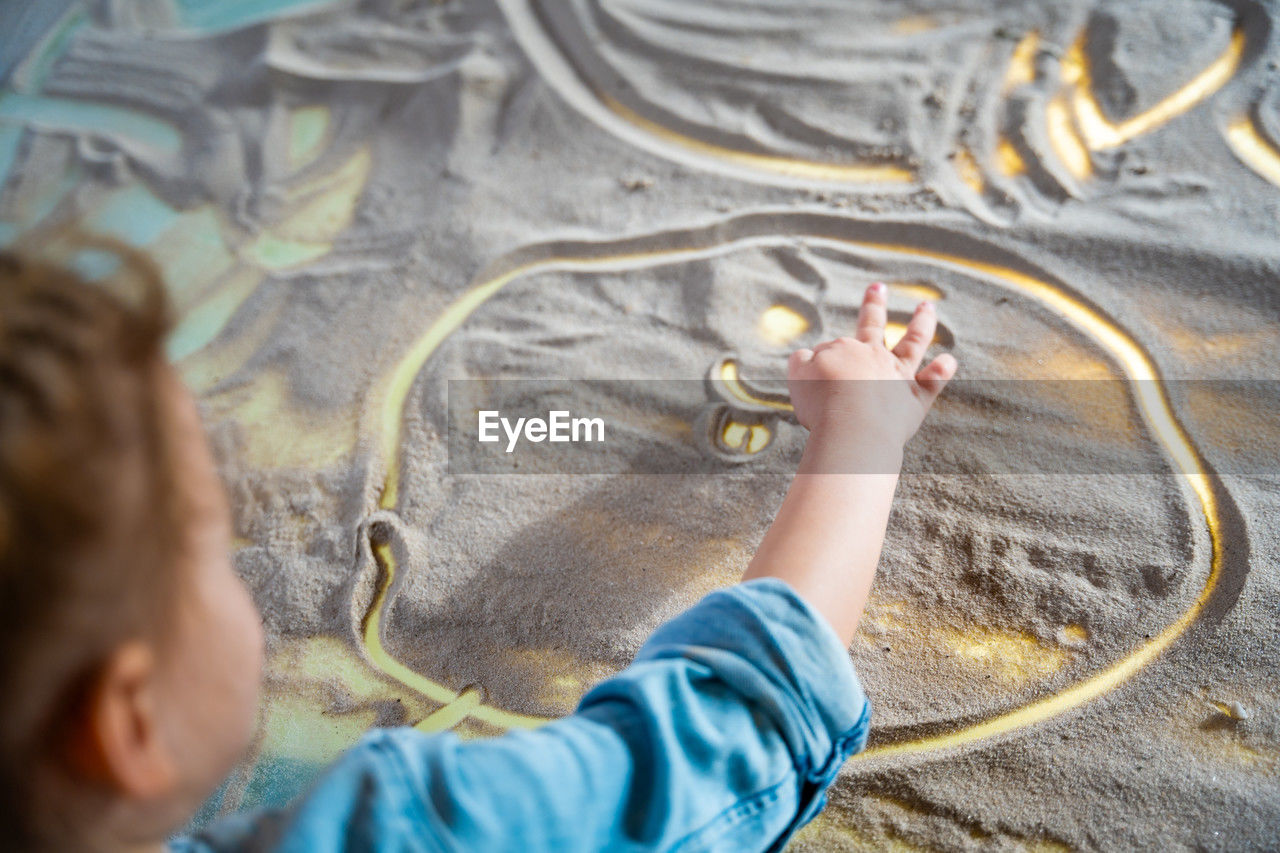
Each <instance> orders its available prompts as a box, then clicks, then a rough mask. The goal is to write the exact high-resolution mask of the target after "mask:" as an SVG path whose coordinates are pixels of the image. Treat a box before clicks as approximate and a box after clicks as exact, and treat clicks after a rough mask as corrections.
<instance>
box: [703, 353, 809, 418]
mask: <svg viewBox="0 0 1280 853" xmlns="http://www.w3.org/2000/svg"><path fill="white" fill-rule="evenodd" d="M720 381H721V382H723V383H724V386H725V388H727V389H728V390H729V393H730V394H732V395H733V396H735V397H737V398H738V399H739V400H741V401H742V402H744V403H754V404H756V405H757V406H768V407H769V408H770V409H777V410H778V411H780V412H790V411H794V408H793V407H792V405H791V404H790V403H784V402H782V401H781V400H769V399H766V398H764V397H757V396H756V395H754V394H752V393H751V392H750V391H748V390H747V389H746V388H744V387H743V385H742V383H741V382H740V381H739V378H738V363H737V362H736V361H734V360H733V359H726V360H725V362H724V364H722V365H720Z"/></svg>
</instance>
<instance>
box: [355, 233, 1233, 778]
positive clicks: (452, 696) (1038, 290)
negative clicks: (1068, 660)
mask: <svg viewBox="0 0 1280 853" xmlns="http://www.w3.org/2000/svg"><path fill="white" fill-rule="evenodd" d="M801 221H805V220H801ZM732 224H733V220H729V221H728V222H727V223H720V224H718V225H717V226H716V227H715V229H714V231H713V232H711V233H714V235H715V240H714V243H713V244H711V245H707V244H700V243H699V242H698V239H699V237H701V236H702V235H693V234H691V235H689V244H688V245H686V246H678V247H671V246H664V247H662V248H658V249H650V250H646V249H635V248H630V247H629V249H628V250H627V251H621V252H620V251H618V250H617V248H616V247H615V246H613V245H611V244H607V243H601V244H584V245H583V246H581V247H580V249H579V250H578V253H577V254H572V255H564V254H559V255H549V256H545V257H543V258H541V259H538V260H533V261H524V262H522V263H518V264H515V265H513V266H511V267H510V268H508V269H507V270H506V271H505V272H500V273H494V274H492V275H490V276H488V277H484V278H481V279H480V280H478V281H476V282H475V283H474V284H473V285H472V286H471V287H470V288H469V289H468V290H466V291H464V292H463V293H462V294H461V295H460V296H459V297H457V299H455V300H454V302H453V303H451V304H450V305H449V306H448V307H446V308H445V310H444V311H443V312H442V313H441V314H440V315H438V316H437V317H436V318H435V319H434V320H433V321H432V322H431V323H429V324H428V325H427V327H426V328H425V329H424V330H423V332H422V334H421V335H420V336H419V338H418V339H417V340H416V341H415V342H414V343H413V344H412V345H411V346H410V347H409V349H408V350H407V351H406V353H405V355H404V356H403V358H402V359H401V361H400V363H399V364H398V365H397V366H396V368H395V369H394V370H393V371H392V372H391V374H390V375H389V376H388V378H387V379H386V380H384V382H383V384H382V385H381V386H380V387H379V389H378V391H377V392H376V395H375V400H377V401H378V402H377V404H376V405H375V406H374V408H373V410H372V411H373V412H374V414H375V416H380V420H378V421H377V422H375V424H372V425H370V427H369V428H370V429H375V430H377V431H378V432H379V433H380V434H381V442H380V446H381V447H382V449H383V451H384V456H383V460H384V464H385V466H386V467H385V469H384V471H385V481H384V483H383V490H382V496H381V499H380V500H379V506H380V507H381V508H384V509H391V510H394V509H395V508H396V506H397V503H398V501H399V480H400V467H401V452H400V450H401V448H400V442H401V429H402V425H403V423H404V417H405V406H406V401H407V399H408V395H409V391H410V389H411V388H412V386H413V382H414V379H415V378H416V377H417V375H418V373H419V372H420V371H421V369H422V367H423V365H424V364H426V362H427V360H428V359H429V358H430V357H431V355H432V353H434V352H435V350H436V349H437V348H438V347H439V346H440V344H441V343H443V342H444V340H445V339H446V338H447V337H448V336H449V335H450V334H452V333H453V332H454V331H455V330H456V329H457V328H458V327H459V326H461V325H462V324H463V323H464V322H465V321H466V320H467V318H468V317H469V316H470V315H471V314H472V313H473V312H474V311H476V309H478V308H479V307H480V306H481V305H483V304H484V303H485V302H486V301H487V300H488V299H490V298H491V297H493V296H494V295H495V294H496V293H497V292H498V291H500V290H501V289H502V288H503V287H505V286H506V285H507V284H509V283H510V282H512V281H514V280H516V279H517V278H522V277H526V276H530V275H533V274H537V273H542V272H551V271H561V270H575V271H584V270H602V271H603V270H609V271H616V270H618V269H631V268H641V267H645V266H651V265H656V264H661V263H670V262H672V261H673V260H679V259H686V260H692V259H695V258H702V257H708V256H710V255H713V254H720V253H723V252H724V251H726V250H728V249H729V248H730V247H732V246H733V245H734V244H736V243H739V242H743V243H754V242H758V241H759V237H758V235H752V234H750V233H749V232H747V235H746V236H740V237H734V236H733V228H732V227H731V226H732ZM782 230H785V229H782ZM779 236H780V238H781V234H780V235H779ZM797 238H803V239H805V240H806V242H808V243H811V244H813V245H818V246H830V247H833V248H837V249H842V250H846V251H847V250H848V249H850V248H851V247H852V248H856V249H861V250H864V251H872V252H878V253H881V254H885V255H890V256H901V257H907V258H911V259H914V260H924V261H927V262H932V263H935V264H937V265H938V266H940V267H943V268H949V269H957V270H960V271H962V272H964V273H967V274H970V275H978V276H982V277H983V278H984V279H986V280H988V281H990V282H992V283H994V284H996V285H999V286H1001V287H1003V288H1006V289H1008V290H1010V291H1012V292H1015V293H1017V294H1019V295H1021V296H1023V297H1024V298H1027V299H1030V300H1033V301H1034V302H1036V303H1038V304H1040V305H1042V306H1044V307H1045V308H1048V309H1050V310H1052V311H1054V312H1055V313H1056V314H1058V315H1059V316H1060V317H1062V318H1063V319H1064V320H1065V321H1067V322H1068V323H1070V324H1071V325H1073V326H1075V327H1076V328H1078V329H1079V330H1081V331H1082V332H1083V333H1084V334H1086V335H1087V336H1088V337H1089V338H1090V339H1091V340H1092V341H1093V342H1094V343H1095V344H1096V345H1098V346H1099V347H1101V348H1102V349H1103V350H1104V351H1105V352H1106V353H1107V355H1108V356H1109V357H1110V358H1111V359H1113V360H1114V361H1115V363H1116V365H1117V366H1118V367H1119V368H1120V369H1121V370H1122V371H1123V372H1124V374H1125V376H1126V377H1127V378H1128V379H1130V380H1148V381H1145V382H1135V383H1134V386H1135V387H1134V389H1133V390H1134V402H1135V403H1136V405H1137V408H1138V411H1139V413H1140V414H1141V416H1142V418H1143V420H1144V422H1145V423H1146V424H1147V426H1148V428H1149V429H1150V431H1151V434H1152V437H1153V439H1154V440H1155V441H1156V442H1157V443H1158V444H1159V445H1160V446H1161V447H1162V449H1163V450H1164V452H1165V453H1166V454H1167V455H1168V457H1169V459H1170V462H1171V463H1172V464H1173V466H1174V469H1175V470H1176V471H1181V472H1183V475H1184V477H1185V479H1184V480H1183V482H1184V484H1185V486H1186V487H1187V489H1188V494H1189V495H1193V496H1194V497H1195V499H1196V503H1197V504H1198V506H1199V508H1200V510H1201V511H1202V512H1203V516H1204V520H1205V524H1206V526H1207V528H1208V532H1209V537H1210V541H1211V544H1212V552H1211V557H1210V566H1209V575H1208V577H1207V579H1206V580H1205V585H1204V587H1203V588H1202V589H1201V590H1200V592H1199V594H1198V595H1197V597H1196V600H1195V602H1194V603H1192V604H1191V605H1190V606H1189V607H1188V608H1187V609H1186V610H1185V611H1183V613H1182V614H1181V615H1180V616H1179V617H1178V618H1177V619H1176V620H1174V621H1173V622H1172V623H1170V624H1169V625H1167V626H1166V627H1165V628H1164V629H1163V630H1162V631H1160V632H1159V633H1158V634H1155V635H1153V636H1152V637H1151V638H1150V639H1148V640H1146V641H1145V642H1144V643H1142V644H1141V645H1139V646H1137V647H1135V648H1134V649H1133V650H1132V651H1130V652H1129V654H1128V655H1127V656H1125V657H1123V658H1120V659H1119V660H1116V661H1114V662H1113V663H1111V664H1110V665H1108V666H1107V667H1106V668H1105V669H1103V670H1102V671H1100V672H1097V673H1094V674H1091V675H1089V676H1087V677H1085V678H1084V679H1082V680H1080V681H1077V682H1075V683H1073V684H1071V685H1069V686H1067V687H1065V688H1063V689H1062V690H1060V691H1058V692H1057V693H1053V694H1050V695H1048V696H1045V697H1043V698H1041V699H1037V700H1035V701H1033V702H1031V703H1029V704H1027V705H1024V706H1022V707H1019V708H1015V709H1013V710H1011V711H1007V712H1004V713H1001V714H997V715H996V716H993V717H990V718H988V719H986V720H982V721H980V722H977V723H972V724H969V725H965V726H962V727H959V728H957V729H955V730H952V731H949V732H942V733H938V734H931V735H925V736H921V737H918V738H914V739H908V740H903V741H899V742H895V743H887V744H878V745H875V746H871V747H869V748H868V749H866V750H865V751H864V752H862V753H860V754H859V755H858V756H856V757H855V758H853V759H851V760H853V761H870V760H876V759H880V758H883V757H886V756H890V755H899V754H923V753H929V752H933V751H936V750H940V749H950V748H954V747H957V746H961V745H964V744H967V743H973V742H975V741H979V740H982V739H985V738H988V737H992V736H995V735H999V734H1003V733H1007V732H1010V731H1014V730H1016V729H1019V728H1022V727H1024V726H1028V725H1031V724H1034V723H1038V722H1041V721H1044V720H1046V719H1049V718H1052V717H1054V716H1056V715H1058V714H1060V713H1062V712H1064V711H1067V710H1069V709H1071V708H1075V707H1077V706H1079V705H1081V704H1083V703H1084V702H1087V701H1089V700H1091V699H1094V698H1096V697H1098V696H1100V695H1102V694H1105V693H1106V692H1108V691H1110V690H1112V689H1114V688H1115V687H1117V686H1118V685H1119V684H1121V683H1123V682H1124V681H1125V680H1127V679H1128V678H1130V677H1132V676H1133V675H1134V674H1135V673H1137V672H1138V670H1140V669H1141V668H1142V667H1143V666H1145V665H1146V664H1147V663H1149V662H1150V661H1152V660H1153V659H1155V657H1156V656H1157V655H1159V654H1160V653H1161V652H1162V651H1163V650H1164V649H1165V648H1167V647H1168V646H1169V644H1170V643H1172V642H1173V641H1174V640H1175V639H1176V638H1177V637H1179V636H1180V635H1181V634H1182V633H1183V632H1184V631H1185V630H1186V629H1187V628H1188V627H1189V626H1190V625H1191V624H1192V623H1193V622H1194V621H1195V620H1196V619H1197V618H1198V616H1199V615H1200V611H1201V610H1202V609H1203V608H1204V606H1205V604H1206V602H1207V601H1208V599H1209V596H1210V595H1211V594H1212V593H1213V591H1214V589H1215V588H1216V586H1217V584H1218V582H1219V580H1220V579H1221V577H1222V571H1223V554H1224V550H1223V541H1222V539H1223V531H1222V524H1221V521H1220V518H1219V513H1218V507H1217V499H1216V495H1215V493H1214V491H1213V487H1212V486H1211V485H1210V481H1209V478H1208V475H1207V474H1206V473H1205V471H1204V469H1203V468H1202V467H1201V464H1200V460H1199V456H1198V454H1197V452H1196V450H1195V449H1194V447H1193V446H1192V444H1191V443H1190V440H1189V439H1188V437H1187V436H1186V434H1185V432H1184V431H1183V429H1182V426H1181V425H1180V424H1179V422H1178V420H1177V417H1176V415H1175V414H1174V412H1173V409H1172V408H1171V407H1170V403H1169V400H1168V398H1167V396H1166V392H1165V389H1164V387H1163V385H1162V384H1161V383H1160V382H1159V379H1160V375H1159V373H1158V371H1157V369H1156V367H1155V364H1154V363H1153V362H1152V361H1151V359H1150V358H1149V356H1148V355H1147V354H1146V352H1145V351H1144V350H1143V349H1142V348H1141V347H1140V346H1139V345H1138V344H1137V343H1136V342H1135V341H1134V340H1133V339H1132V338H1131V337H1129V335H1128V334H1127V333H1126V332H1125V331H1124V330H1123V329H1121V328H1120V327H1119V326H1117V325H1116V323H1115V322H1114V321H1113V320H1112V319H1111V318H1109V317H1107V316H1105V315H1103V314H1101V313H1099V312H1098V310H1097V309H1096V308H1094V307H1093V306H1092V305H1090V304H1089V303H1087V302H1083V301H1080V300H1079V299H1078V298H1077V297H1076V296H1075V295H1073V294H1072V293H1071V292H1070V291H1068V290H1065V289H1063V288H1061V287H1059V286H1057V285H1056V284H1054V283H1052V282H1050V281H1045V280H1042V279H1038V278H1035V277H1033V276H1031V275H1028V274H1026V273H1024V272H1020V271H1018V270H1015V269H1012V268H1010V267H1005V266H1002V265H1000V264H995V263H992V262H989V261H984V260H980V259H978V258H975V257H965V256H960V255H954V254H950V253H947V252H943V251H938V250H935V249H929V248H925V247H923V246H918V245H909V244H900V243H888V242H877V241H869V240H856V239H852V238H849V237H835V236H831V235H828V234H822V233H819V234H808V233H805V232H800V233H793V232H787V233H786V235H785V239H786V240H788V241H794V240H796V239H797ZM720 379H721V380H722V381H723V382H724V384H725V386H726V388H727V389H729V391H730V393H739V392H741V393H744V394H745V393H746V392H745V389H743V388H742V387H741V383H739V382H738V374H737V365H736V363H734V362H732V361H729V360H726V362H725V364H724V365H723V366H722V370H721V376H720ZM735 389H736V390H735ZM746 399H747V401H749V402H751V403H753V404H757V405H759V404H763V405H765V406H768V407H771V408H777V409H779V410H783V411H785V410H787V409H790V405H789V404H785V403H782V402H780V401H768V400H761V399H755V398H752V397H751V396H750V395H748V396H747V398H746ZM372 547H373V553H374V556H375V558H376V560H377V563H378V566H379V568H380V578H379V579H378V582H377V590H376V593H375V596H374V599H373V602H372V604H371V606H370V609H369V611H368V613H367V615H366V617H365V622H364V631H363V639H364V644H365V648H366V651H367V653H368V655H369V657H370V659H371V660H372V661H373V663H374V664H375V666H377V667H378V668H379V669H381V670H382V671H383V673H385V674H386V675H387V676H389V677H391V678H393V679H395V680H397V681H399V682H401V683H402V684H404V685H405V686H406V687H408V688H410V689H412V690H415V691H417V692H419V693H420V694H422V695H423V696H426V697H427V698H429V699H431V700H432V701H435V702H439V703H441V704H446V705H447V704H450V703H453V702H458V701H462V697H461V696H460V695H459V694H458V693H456V692H455V691H453V690H451V689H450V688H448V687H445V686H444V685H442V684H439V683H438V682H435V681H433V680H431V679H430V678H427V677H426V676H424V675H421V674H419V673H417V672H414V671H413V670H412V669H410V668H409V667H407V666H405V665H404V664H403V663H401V662H400V661H398V660H397V659H396V658H395V657H394V656H393V655H391V654H390V653H389V652H388V651H387V650H386V648H385V646H384V645H383V642H382V618H383V613H384V611H385V608H386V606H387V604H388V602H389V599H390V591H391V589H392V588H393V587H394V579H395V573H396V564H395V555H394V554H393V553H392V550H391V548H390V547H389V546H388V545H386V544H382V543H376V542H375V543H372ZM979 640H980V641H981V642H985V643H986V645H982V644H981V643H979V645H977V646H975V647H973V648H976V649H977V652H976V653H983V650H985V654H987V655H988V657H989V658H990V659H1000V660H1005V659H1009V658H1016V657H1017V653H1015V652H1013V651H1011V649H1019V648H1022V649H1023V651H1022V654H1023V657H1024V658H1025V659H1026V660H1028V661H1030V663H1028V666H1031V667H1033V668H1036V667H1039V668H1042V669H1048V668H1050V667H1051V666H1052V665H1053V654H1052V653H1051V652H1046V653H1045V654H1044V655H1039V656H1032V655H1031V653H1030V652H1029V651H1026V648H1025V644H1024V645H1023V646H1021V647H1020V646H1019V644H1018V641H1017V640H1013V641H1009V642H1004V641H1001V640H993V639H991V637H989V636H988V637H981V638H979ZM969 642H971V643H972V642H974V641H973V639H972V638H970V641H969ZM1058 652H1060V653H1062V654H1066V651H1065V650H1058ZM975 659H976V658H975ZM469 701H470V700H469V699H468V702H469ZM468 721H480V722H482V723H486V724H489V725H493V726H498V727H501V728H510V727H521V728H523V727H529V726H536V725H539V724H541V723H543V722H546V721H547V720H545V719H543V718H540V717H535V716H530V715H524V714H516V713H512V712H510V711H505V710H503V709H501V708H497V707H494V706H492V705H488V704H485V703H483V702H482V703H480V704H479V705H478V706H476V707H475V708H474V710H472V711H471V712H470V716H469V717H468Z"/></svg>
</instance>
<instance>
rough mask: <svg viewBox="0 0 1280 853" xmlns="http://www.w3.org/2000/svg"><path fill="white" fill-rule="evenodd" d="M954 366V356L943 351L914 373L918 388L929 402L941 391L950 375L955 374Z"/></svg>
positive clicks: (955, 365)
mask: <svg viewBox="0 0 1280 853" xmlns="http://www.w3.org/2000/svg"><path fill="white" fill-rule="evenodd" d="M956 367H957V362H956V357H955V356H954V355H952V354H951V353H949V352H944V353H943V354H942V355H940V356H938V357H937V358H935V359H934V360H933V361H931V362H929V363H928V364H927V365H925V366H924V368H923V369H922V370H921V371H920V372H919V373H917V374H916V384H917V385H919V386H920V390H921V391H922V392H923V395H924V397H925V399H926V400H927V401H928V402H929V403H930V404H932V403H933V401H934V399H935V398H936V397H937V396H938V395H939V394H940V393H942V389H943V388H944V387H946V384H947V382H949V381H950V380H951V377H953V376H955V375H956Z"/></svg>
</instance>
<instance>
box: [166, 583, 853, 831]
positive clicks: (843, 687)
mask: <svg viewBox="0 0 1280 853" xmlns="http://www.w3.org/2000/svg"><path fill="white" fill-rule="evenodd" d="M870 717H871V706H870V703H869V702H868V701H867V698H866V695H865V694H864V693H863V690H862V687H861V686H860V684H859V683H858V679H857V676H856V675H855V673H854V669H853V665H852V662H851V661H850V659H849V654H848V651H847V649H846V648H845V646H844V644H843V643H841V642H840V640H839V638H838V637H837V636H836V634H835V631H833V630H832V628H831V626H830V625H829V624H828V623H827V622H826V620H825V619H824V618H823V617H822V616H821V615H820V614H819V613H818V612H817V611H815V610H814V609H813V608H812V607H811V606H809V605H808V604H807V603H806V602H805V601H804V600H803V599H801V598H800V597H799V596H798V595H797V594H796V593H795V592H794V591H793V590H792V589H791V587H790V586H788V585H787V584H786V583H784V582H782V581H780V580H776V579H772V578H761V579H757V580H752V581H747V582H745V583H741V584H738V585H736V586H733V587H730V588H728V589H723V590H718V591H716V592H713V593H711V594H710V595H707V596H706V597H705V598H703V599H702V600H701V601H700V602H698V603H697V604H695V605H694V606H693V607H691V608H689V609H688V610H686V611H685V612H684V613H682V614H680V615H679V616H676V617H675V618H674V619H672V620H671V621H669V622H667V623H666V624H664V625H662V626H661V627H660V628H659V629H658V630H657V631H656V632H654V634H653V636H652V637H650V638H649V640H648V641H647V642H646V643H645V644H644V646H643V647H642V648H641V649H640V652H639V654H637V656H636V659H635V661H634V662H633V663H632V664H631V665H630V666H628V667H627V668H626V669H624V670H623V671H622V672H620V673H618V674H617V675H615V676H613V677H612V678H609V679H607V680H605V681H603V682H601V683H599V684H597V685H596V686H595V687H593V688H592V689H591V690H590V691H589V692H588V693H587V695H586V696H584V697H583V699H582V701H581V703H580V704H579V705H578V708H577V710H576V711H575V712H574V713H573V714H572V715H570V716H568V717H564V718H562V719H559V720H556V721H554V722H551V723H548V724H547V725H545V726H542V727H541V728H538V729H535V730H532V731H513V732H510V733H508V734H505V735H502V736H501V737H496V738H489V739H481V740H470V741H463V740H460V739H459V738H458V737H457V736H456V735H454V734H452V733H444V734H438V735H426V734H422V733H420V732H417V731H414V730H413V729H383V730H377V731H374V732H372V733H370V734H369V735H367V736H366V737H364V738H363V739H362V740H361V741H360V742H359V743H358V744H357V745H356V746H354V747H353V748H352V749H351V750H349V751H348V752H347V753H345V754H344V756H343V757H342V758H340V759H339V760H338V761H337V762H335V763H334V765H333V766H332V767H331V768H330V769H329V770H327V771H326V772H325V774H324V775H323V776H322V777H321V778H320V780H319V781H318V782H317V783H316V785H315V786H314V787H313V788H312V789H311V791H310V792H309V793H307V794H305V795H303V796H302V797H301V798H299V799H298V800H297V801H296V802H294V803H293V804H292V805H290V806H289V807H287V808H285V809H284V810H281V811H275V812H259V813H247V814H242V815H234V816H231V817H228V818H224V819H222V820H220V821H218V822H216V823H214V824H213V825H212V826H210V827H209V828H207V829H205V830H203V831H201V832H199V833H198V834H196V835H194V836H190V837H183V838H178V839H174V840H173V841H172V842H171V848H172V850H174V851H181V853H186V852H187V851H213V850H260V849H271V850H284V851H307V852H308V853H319V851H329V850H335V851H336V850H344V849H357V850H374V849H376V850H424V851H425V850H486V851H489V850H520V851H536V850H556V851H562V850H605V849H607V850H654V849H657V850H681V851H694V850H735V851H741V850H775V849H779V848H781V847H782V845H783V844H784V843H785V842H786V840H787V839H788V838H789V837H790V836H791V834H792V833H794V832H795V831H796V830H797V829H799V828H800V827H801V826H803V825H804V824H805V823H807V822H808V821H809V820H810V819H811V818H812V817H813V816H814V815H816V814H817V813H818V812H819V811H820V810H821V809H822V807H823V805H824V804H825V802H826V789H827V786H828V785H829V784H830V783H831V782H832V780H834V778H835V776H836V773H837V772H839V770H840V767H841V765H842V764H843V763H844V761H845V759H846V758H848V757H849V756H850V755H851V754H853V753H855V752H857V751H859V750H861V749H862V748H863V746H865V744H866V739H867V728H868V724H869V722H870Z"/></svg>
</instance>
